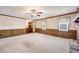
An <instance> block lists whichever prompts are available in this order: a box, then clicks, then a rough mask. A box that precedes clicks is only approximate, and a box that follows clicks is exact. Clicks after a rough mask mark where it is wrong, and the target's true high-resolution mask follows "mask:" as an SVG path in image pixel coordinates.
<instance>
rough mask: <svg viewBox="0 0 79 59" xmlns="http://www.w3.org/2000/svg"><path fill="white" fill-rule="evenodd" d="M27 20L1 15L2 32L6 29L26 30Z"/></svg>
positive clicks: (0, 25) (0, 27) (0, 26)
mask: <svg viewBox="0 0 79 59" xmlns="http://www.w3.org/2000/svg"><path fill="white" fill-rule="evenodd" d="M26 27H27V26H26V20H24V19H19V18H14V17H8V16H2V15H0V30H4V29H24V28H26Z"/></svg>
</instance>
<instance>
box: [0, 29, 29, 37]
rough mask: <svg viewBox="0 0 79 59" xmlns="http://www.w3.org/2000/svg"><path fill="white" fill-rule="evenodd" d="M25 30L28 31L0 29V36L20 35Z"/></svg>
mask: <svg viewBox="0 0 79 59" xmlns="http://www.w3.org/2000/svg"><path fill="white" fill-rule="evenodd" d="M27 32H28V29H9V30H0V38H3V37H10V36H16V35H21V34H25V33H27Z"/></svg>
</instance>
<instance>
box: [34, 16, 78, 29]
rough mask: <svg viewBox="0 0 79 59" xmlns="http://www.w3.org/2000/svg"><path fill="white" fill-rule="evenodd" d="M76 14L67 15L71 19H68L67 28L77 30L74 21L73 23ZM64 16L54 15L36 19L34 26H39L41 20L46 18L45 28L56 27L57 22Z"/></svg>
mask: <svg viewBox="0 0 79 59" xmlns="http://www.w3.org/2000/svg"><path fill="white" fill-rule="evenodd" d="M75 15H76V14H72V15H69V16H70V18H71V19H69V30H77V28H76V23H74V21H73V19H74V17H75ZM64 17H65V16H60V17H55V18H49V19H42V20H39V21H36V28H41V23H42V21H43V20H46V23H47V29H58V24H59V22H60V21H61V19H62V20H64V19H63V18H64Z"/></svg>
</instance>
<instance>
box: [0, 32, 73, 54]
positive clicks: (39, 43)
mask: <svg viewBox="0 0 79 59" xmlns="http://www.w3.org/2000/svg"><path fill="white" fill-rule="evenodd" d="M70 40H71V39H70ZM0 52H6V53H32V52H34V53H38V52H39V53H48V52H50V53H52V52H53V53H59V52H61V53H62V52H63V53H65V52H70V47H69V39H66V38H60V37H55V36H50V35H45V34H40V33H30V34H25V35H19V36H14V37H8V38H3V39H0Z"/></svg>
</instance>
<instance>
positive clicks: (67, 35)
mask: <svg viewBox="0 0 79 59" xmlns="http://www.w3.org/2000/svg"><path fill="white" fill-rule="evenodd" d="M36 32H39V33H44V34H49V35H53V36H58V37H64V38H70V39H76V33H77V31H76V30H69V31H68V32H63V31H58V30H57V29H46V30H42V29H40V28H36Z"/></svg>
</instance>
